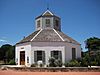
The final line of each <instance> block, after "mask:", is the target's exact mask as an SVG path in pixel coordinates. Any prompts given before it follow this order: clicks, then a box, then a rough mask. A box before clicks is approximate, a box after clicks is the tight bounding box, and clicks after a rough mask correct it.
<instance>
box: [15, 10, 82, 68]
mask: <svg viewBox="0 0 100 75" xmlns="http://www.w3.org/2000/svg"><path fill="white" fill-rule="evenodd" d="M35 25H36V30H35V32H33V33H32V34H30V35H29V36H27V37H25V38H23V39H22V40H21V41H20V42H18V43H17V44H16V51H15V54H16V55H15V59H16V63H17V65H19V66H21V65H25V66H27V67H30V66H31V65H32V64H34V63H38V61H42V62H43V64H45V65H48V64H49V61H48V60H49V58H51V57H54V58H55V59H60V60H61V61H62V63H65V62H68V61H70V60H72V59H76V58H81V45H80V43H78V42H77V41H75V40H74V39H72V38H71V37H69V36H67V35H65V34H64V33H63V32H62V31H61V19H60V17H58V16H56V15H55V14H53V13H52V12H51V11H49V10H46V11H45V12H44V13H43V14H41V15H40V16H38V17H36V19H35Z"/></svg>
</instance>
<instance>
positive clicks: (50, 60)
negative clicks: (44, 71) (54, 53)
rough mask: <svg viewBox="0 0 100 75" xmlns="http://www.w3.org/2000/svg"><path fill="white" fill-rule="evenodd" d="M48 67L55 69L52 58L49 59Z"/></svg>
mask: <svg viewBox="0 0 100 75" xmlns="http://www.w3.org/2000/svg"><path fill="white" fill-rule="evenodd" d="M49 67H56V65H55V58H54V57H51V58H49Z"/></svg>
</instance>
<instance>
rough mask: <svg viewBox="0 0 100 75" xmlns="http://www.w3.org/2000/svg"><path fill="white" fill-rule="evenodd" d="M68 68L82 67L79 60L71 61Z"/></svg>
mask: <svg viewBox="0 0 100 75" xmlns="http://www.w3.org/2000/svg"><path fill="white" fill-rule="evenodd" d="M68 66H69V67H79V66H80V63H78V61H77V60H71V61H70V62H69V63H68Z"/></svg>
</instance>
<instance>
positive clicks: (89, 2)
mask: <svg viewBox="0 0 100 75" xmlns="http://www.w3.org/2000/svg"><path fill="white" fill-rule="evenodd" d="M47 3H49V8H50V10H51V11H52V12H53V13H54V14H56V15H58V16H59V17H61V26H62V31H63V32H64V33H65V34H67V35H68V36H70V37H72V38H73V39H75V40H77V41H78V42H79V43H81V44H82V48H83V50H84V51H85V50H86V49H85V44H84V41H85V40H86V39H87V38H89V37H93V36H95V37H98V38H100V0H0V46H1V45H3V44H6V43H9V44H12V45H14V44H16V43H17V42H19V41H20V40H21V39H22V38H23V37H24V36H28V35H29V34H31V33H32V32H33V31H35V17H37V16H39V15H40V14H42V13H43V12H44V11H46V8H47Z"/></svg>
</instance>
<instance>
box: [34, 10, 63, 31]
mask: <svg viewBox="0 0 100 75" xmlns="http://www.w3.org/2000/svg"><path fill="white" fill-rule="evenodd" d="M35 22H36V30H40V29H56V30H58V31H61V25H60V18H59V17H58V16H55V15H54V14H53V13H52V12H51V11H49V10H47V11H45V12H44V13H43V14H42V15H40V16H38V17H36V19H35Z"/></svg>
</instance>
